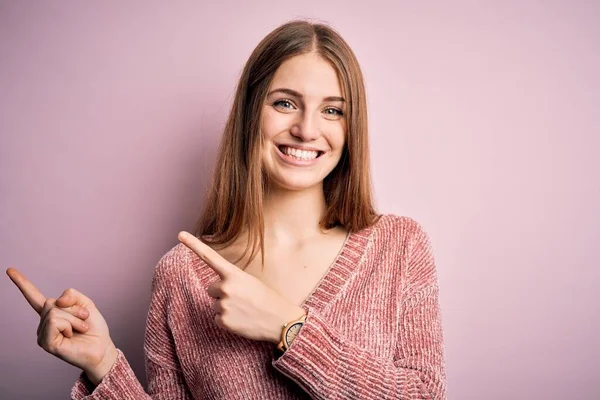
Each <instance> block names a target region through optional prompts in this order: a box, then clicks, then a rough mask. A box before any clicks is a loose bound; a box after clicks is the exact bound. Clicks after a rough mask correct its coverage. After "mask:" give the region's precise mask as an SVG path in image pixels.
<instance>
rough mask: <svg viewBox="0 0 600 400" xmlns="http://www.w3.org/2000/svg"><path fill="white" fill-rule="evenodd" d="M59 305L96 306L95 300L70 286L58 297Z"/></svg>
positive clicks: (62, 306) (57, 303)
mask: <svg viewBox="0 0 600 400" xmlns="http://www.w3.org/2000/svg"><path fill="white" fill-rule="evenodd" d="M55 304H56V305H57V306H59V307H61V308H66V307H71V306H74V305H78V306H82V307H86V308H87V307H89V306H92V307H94V302H93V301H92V300H91V299H90V298H89V297H87V296H86V295H84V294H83V293H81V292H80V291H78V290H77V289H73V288H69V289H67V290H65V291H64V292H63V294H61V295H60V297H59V298H58V299H56V303H55Z"/></svg>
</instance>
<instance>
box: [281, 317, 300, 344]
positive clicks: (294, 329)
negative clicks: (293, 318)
mask: <svg viewBox="0 0 600 400" xmlns="http://www.w3.org/2000/svg"><path fill="white" fill-rule="evenodd" d="M300 328H302V322H296V323H295V324H293V325H292V326H290V329H288V331H287V333H286V335H285V340H286V341H287V342H288V343H290V342H291V341H292V340H294V338H295V337H296V335H297V334H298V332H300Z"/></svg>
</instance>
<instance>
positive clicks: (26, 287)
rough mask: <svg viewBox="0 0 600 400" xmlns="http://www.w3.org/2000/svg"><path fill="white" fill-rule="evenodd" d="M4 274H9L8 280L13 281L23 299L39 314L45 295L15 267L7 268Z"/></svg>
mask: <svg viewBox="0 0 600 400" xmlns="http://www.w3.org/2000/svg"><path fill="white" fill-rule="evenodd" d="M6 275H8V276H9V278H10V280H12V281H13V282H14V284H15V285H17V287H18V288H19V290H20V291H21V293H23V296H25V299H26V300H27V301H28V302H29V304H30V305H31V307H33V309H34V310H35V311H36V312H37V313H38V314H40V313H41V312H42V309H43V308H44V303H45V302H46V296H44V295H43V294H42V292H40V291H39V290H38V288H36V287H35V286H34V285H33V283H31V282H30V281H29V280H28V279H27V278H25V276H24V275H23V274H22V273H20V272H19V271H18V270H16V269H15V268H9V269H7V270H6Z"/></svg>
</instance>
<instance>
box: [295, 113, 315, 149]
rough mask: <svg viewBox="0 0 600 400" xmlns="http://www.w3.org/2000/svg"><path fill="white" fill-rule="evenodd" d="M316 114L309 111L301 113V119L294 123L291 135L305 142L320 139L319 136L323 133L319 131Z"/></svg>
mask: <svg viewBox="0 0 600 400" xmlns="http://www.w3.org/2000/svg"><path fill="white" fill-rule="evenodd" d="M314 114H315V113H313V112H308V111H305V112H303V113H301V114H300V115H301V117H300V119H299V120H297V121H296V122H295V123H294V125H293V126H292V129H291V130H290V133H291V134H292V135H293V136H295V137H297V138H298V139H300V140H302V141H303V142H310V141H313V140H316V139H318V138H319V136H321V132H320V130H319V123H318V120H317V118H316V117H315V116H314Z"/></svg>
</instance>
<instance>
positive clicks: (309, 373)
mask: <svg viewBox="0 0 600 400" xmlns="http://www.w3.org/2000/svg"><path fill="white" fill-rule="evenodd" d="M410 225H412V226H411V228H413V229H411V231H412V232H411V237H410V238H409V239H408V243H407V246H408V247H407V252H406V257H407V259H406V263H405V265H406V266H407V268H406V270H405V271H403V273H404V274H406V275H405V276H404V279H403V282H404V283H403V285H402V288H401V295H400V296H399V297H400V302H401V304H400V315H399V320H398V321H397V322H396V323H398V326H399V345H398V348H397V349H396V352H395V355H394V357H393V359H386V358H381V357H376V356H375V355H374V354H373V352H372V351H371V350H369V349H365V348H362V347H360V346H358V345H356V344H355V343H353V342H351V341H350V340H348V339H346V338H344V337H342V336H341V335H340V334H339V332H338V331H337V330H336V328H335V327H333V326H331V325H329V324H328V323H327V321H325V320H324V319H323V318H322V317H321V316H320V315H319V314H318V313H316V312H315V311H314V310H312V309H309V310H308V313H307V319H306V322H305V323H304V326H303V327H302V329H300V332H299V334H298V336H296V338H295V339H294V342H293V343H292V345H291V347H290V348H289V349H288V350H287V351H286V352H285V353H284V354H283V355H282V356H281V357H280V358H279V359H277V360H275V361H274V362H273V366H274V367H275V368H277V369H278V370H279V371H281V372H282V373H284V374H285V375H287V376H288V377H290V378H292V379H293V380H294V381H295V382H296V383H298V384H299V385H300V386H301V387H302V388H303V389H304V390H305V391H306V392H308V393H309V394H310V395H311V396H312V397H314V398H316V399H329V398H338V399H373V400H375V399H402V400H409V399H410V400H415V399H435V400H445V399H446V382H445V381H446V371H445V366H444V346H443V332H442V324H441V314H440V308H439V303H438V293H439V290H438V284H437V276H436V271H435V264H434V259H433V253H432V250H431V245H430V242H429V238H428V236H427V235H426V234H425V232H424V231H423V230H422V228H421V227H420V226H419V225H418V224H416V223H412V224H410Z"/></svg>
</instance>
